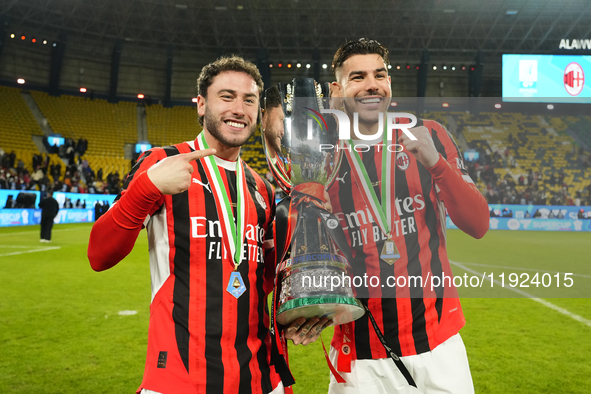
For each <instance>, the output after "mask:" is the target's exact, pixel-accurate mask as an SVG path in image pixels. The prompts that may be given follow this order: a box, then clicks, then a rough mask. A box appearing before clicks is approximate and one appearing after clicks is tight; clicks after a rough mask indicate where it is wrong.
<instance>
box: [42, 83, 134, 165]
mask: <svg viewBox="0 0 591 394" xmlns="http://www.w3.org/2000/svg"><path fill="white" fill-rule="evenodd" d="M31 95H32V96H33V98H34V99H35V102H36V103H37V105H38V106H39V108H40V109H41V112H43V114H44V115H45V117H46V118H47V120H48V122H49V125H50V126H51V128H52V129H53V131H54V132H55V133H59V134H61V135H62V136H63V137H64V138H71V139H73V140H74V141H76V140H78V139H79V138H84V139H86V140H88V151H87V152H86V153H85V155H84V156H83V158H84V159H86V160H88V163H89V165H90V167H91V168H92V169H94V170H95V171H96V170H98V169H99V168H103V172H104V174H105V175H106V174H108V173H109V172H115V171H118V172H119V174H120V175H121V176H122V177H123V175H124V174H126V173H127V172H129V170H130V160H126V159H124V144H126V143H136V142H137V114H136V104H135V103H131V102H120V103H118V104H111V103H108V102H107V101H105V100H99V99H95V100H90V99H87V98H82V97H74V96H60V97H54V96H49V95H48V94H46V93H42V92H32V93H31Z"/></svg>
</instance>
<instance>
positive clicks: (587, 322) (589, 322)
mask: <svg viewBox="0 0 591 394" xmlns="http://www.w3.org/2000/svg"><path fill="white" fill-rule="evenodd" d="M449 262H450V263H451V264H453V265H455V266H457V267H459V268H461V269H463V270H465V271H468V272H471V273H473V274H474V275H479V276H482V273H481V272H478V271H476V270H473V269H471V268H468V267H466V266H465V265H464V264H462V263H458V262H457V261H451V260H450V261H449ZM493 282H494V283H496V284H497V285H499V286H502V284H501V282H499V281H498V280H496V279H493ZM503 288H504V289H507V290H511V291H514V292H516V293H517V294H520V295H522V296H524V297H526V298H529V299H531V300H533V301H535V302H539V303H540V304H542V305H544V306H546V307H548V308H550V309H553V310H555V311H556V312H558V313H562V314H563V315H566V316H568V317H570V318H572V319H575V320H576V321H578V322H581V323H583V324H584V325H586V326H588V327H591V320H587V319H585V318H584V317H583V316H579V315H577V314H574V313H572V312H570V311H568V310H566V309H564V308H561V307H559V306H557V305H554V304H552V303H551V302H548V301H546V300H543V299H541V298H537V297H535V296H534V295H532V294H529V293H527V292H525V291H523V290H519V289H515V288H513V287H503Z"/></svg>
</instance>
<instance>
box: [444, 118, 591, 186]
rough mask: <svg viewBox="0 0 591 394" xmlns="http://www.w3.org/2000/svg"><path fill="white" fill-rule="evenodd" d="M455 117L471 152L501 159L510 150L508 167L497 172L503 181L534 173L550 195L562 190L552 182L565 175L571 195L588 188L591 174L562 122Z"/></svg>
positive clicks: (553, 120)
mask: <svg viewBox="0 0 591 394" xmlns="http://www.w3.org/2000/svg"><path fill="white" fill-rule="evenodd" d="M452 116H453V117H454V119H455V120H456V122H457V125H458V131H459V132H461V133H462V135H463V136H464V137H465V139H466V141H467V142H468V144H469V146H470V147H471V148H475V149H481V150H482V151H485V150H486V149H488V150H490V151H491V152H499V153H500V154H501V157H503V156H505V150H506V149H509V151H508V154H507V156H505V157H506V161H508V163H507V165H506V166H500V167H496V168H495V172H496V173H497V174H498V175H499V176H500V178H503V177H505V175H506V174H509V175H510V176H511V177H512V178H513V179H514V180H515V181H517V179H518V178H519V177H520V176H521V175H523V176H524V177H527V174H528V170H530V169H531V170H532V171H533V172H540V173H541V174H542V177H543V178H542V179H543V182H544V185H545V187H546V188H547V190H549V191H550V192H554V193H556V192H558V191H559V189H560V188H561V187H562V185H559V184H555V185H551V184H550V183H549V182H548V180H549V179H550V177H551V176H552V175H553V174H555V175H557V174H559V173H561V172H562V173H564V175H565V177H564V181H563V182H564V183H565V184H567V185H568V186H569V189H570V193H571V195H574V192H576V191H578V190H584V189H585V187H587V186H588V183H589V179H591V170H590V169H584V168H583V167H582V166H581V165H580V164H579V162H578V153H577V149H578V147H577V145H576V143H575V141H574V140H573V139H572V138H571V137H570V136H569V135H567V134H566V133H565V132H564V130H565V129H566V128H567V124H566V123H565V122H564V121H563V120H562V119H561V118H558V117H548V116H538V115H535V116H528V115H523V114H520V113H482V114H479V115H470V114H467V113H454V114H453V115H452ZM511 157H513V158H514V161H513V162H514V164H515V165H514V166H513V165H511V160H510V159H511ZM504 162H505V161H503V163H504ZM480 186H482V185H480ZM517 188H518V189H519V188H520V186H517Z"/></svg>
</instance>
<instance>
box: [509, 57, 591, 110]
mask: <svg viewBox="0 0 591 394" xmlns="http://www.w3.org/2000/svg"><path fill="white" fill-rule="evenodd" d="M585 75H587V76H591V56H572V55H503V101H520V102H537V103H591V86H589V84H586V83H585Z"/></svg>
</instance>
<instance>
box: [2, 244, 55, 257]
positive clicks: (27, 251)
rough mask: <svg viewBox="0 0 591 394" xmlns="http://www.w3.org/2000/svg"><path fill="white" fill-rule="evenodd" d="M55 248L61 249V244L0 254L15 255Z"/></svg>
mask: <svg viewBox="0 0 591 394" xmlns="http://www.w3.org/2000/svg"><path fill="white" fill-rule="evenodd" d="M55 249H61V246H48V247H46V248H41V249H33V250H25V251H22V252H11V253H4V254H0V257H4V256H14V255H17V254H25V253H35V252H45V251H48V250H55Z"/></svg>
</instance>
